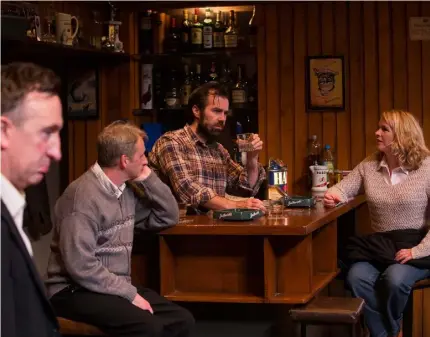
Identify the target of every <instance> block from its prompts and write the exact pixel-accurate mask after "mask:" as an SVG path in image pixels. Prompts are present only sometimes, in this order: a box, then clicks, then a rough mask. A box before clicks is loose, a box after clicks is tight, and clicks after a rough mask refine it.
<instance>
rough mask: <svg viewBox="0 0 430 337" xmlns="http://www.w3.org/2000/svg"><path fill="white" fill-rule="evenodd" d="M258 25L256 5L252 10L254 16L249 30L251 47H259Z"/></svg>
mask: <svg viewBox="0 0 430 337" xmlns="http://www.w3.org/2000/svg"><path fill="white" fill-rule="evenodd" d="M257 30H258V28H257V24H256V22H255V5H254V6H253V9H252V16H251V19H250V20H249V30H248V36H249V47H251V48H255V47H257Z"/></svg>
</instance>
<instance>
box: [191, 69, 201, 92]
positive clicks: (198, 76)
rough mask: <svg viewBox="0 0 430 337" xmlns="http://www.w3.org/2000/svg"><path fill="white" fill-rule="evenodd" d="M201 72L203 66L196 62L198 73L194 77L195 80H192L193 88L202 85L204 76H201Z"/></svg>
mask: <svg viewBox="0 0 430 337" xmlns="http://www.w3.org/2000/svg"><path fill="white" fill-rule="evenodd" d="M201 72H202V66H201V64H199V63H197V64H196V74H195V75H194V77H193V82H192V85H191V86H192V90H194V89H196V88H198V87H200V86H201V85H202V76H201Z"/></svg>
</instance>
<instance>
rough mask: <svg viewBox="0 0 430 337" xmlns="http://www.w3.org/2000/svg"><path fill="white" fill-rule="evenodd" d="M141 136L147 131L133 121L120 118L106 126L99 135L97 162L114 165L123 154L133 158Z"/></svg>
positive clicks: (107, 165) (144, 135)
mask: <svg viewBox="0 0 430 337" xmlns="http://www.w3.org/2000/svg"><path fill="white" fill-rule="evenodd" d="M139 138H142V140H145V139H146V133H145V132H144V131H143V130H141V129H139V128H138V127H137V126H136V125H134V124H133V123H130V122H127V121H123V120H119V121H115V122H113V123H111V124H109V125H108V126H106V127H105V128H104V129H103V130H102V131H101V132H100V134H99V135H98V137H97V162H98V164H99V165H100V166H101V167H114V166H115V165H117V164H118V161H119V159H120V158H121V156H122V155H126V156H127V157H128V158H132V157H133V156H134V154H135V152H136V144H137V141H138V139H139Z"/></svg>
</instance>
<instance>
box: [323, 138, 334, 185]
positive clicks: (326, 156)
mask: <svg viewBox="0 0 430 337" xmlns="http://www.w3.org/2000/svg"><path fill="white" fill-rule="evenodd" d="M321 157H322V158H321V161H322V165H323V166H327V182H328V183H329V186H330V187H331V186H333V185H334V184H335V183H336V182H335V176H334V156H333V152H332V150H331V147H330V145H329V144H326V145H325V146H324V150H323V153H322V156H321Z"/></svg>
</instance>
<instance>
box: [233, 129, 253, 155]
mask: <svg viewBox="0 0 430 337" xmlns="http://www.w3.org/2000/svg"><path fill="white" fill-rule="evenodd" d="M253 136H254V134H253V133H239V134H238V135H237V148H238V150H239V152H251V151H253V150H254V147H253V146H252V140H253V138H254V137H253Z"/></svg>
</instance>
